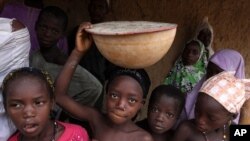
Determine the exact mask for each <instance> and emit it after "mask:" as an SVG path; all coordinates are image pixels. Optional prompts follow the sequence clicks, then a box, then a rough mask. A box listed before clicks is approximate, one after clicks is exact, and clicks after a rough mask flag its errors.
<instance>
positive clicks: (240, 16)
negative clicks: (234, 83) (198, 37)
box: [45, 0, 250, 115]
mask: <svg viewBox="0 0 250 141" xmlns="http://www.w3.org/2000/svg"><path fill="white" fill-rule="evenodd" d="M87 2H88V0H45V3H46V5H58V6H60V7H62V8H63V9H64V10H65V11H66V12H67V13H68V14H69V17H70V18H69V19H70V22H69V23H70V25H69V30H70V29H71V28H72V27H74V25H77V24H79V23H81V21H86V20H88V13H87ZM249 7H250V1H248V0H110V11H111V12H110V14H109V15H108V18H107V19H109V20H117V21H118V20H149V21H161V22H170V23H177V24H178V30H177V34H176V38H175V41H174V43H173V45H172V47H171V49H170V50H169V52H168V53H167V54H166V55H165V57H164V58H163V59H162V60H161V61H159V62H158V63H156V64H155V65H153V66H150V67H148V68H146V69H147V71H148V72H149V74H150V78H151V80H152V86H151V90H152V88H154V87H155V86H156V85H158V84H160V83H161V82H162V80H163V78H164V76H165V75H166V74H167V73H168V71H169V70H170V68H171V66H172V64H173V63H174V61H175V59H176V58H177V56H178V55H179V54H180V52H181V50H182V48H183V46H184V43H185V41H187V40H189V39H190V38H191V37H192V36H193V34H194V31H195V28H196V26H197V25H198V23H199V22H200V21H202V19H203V17H204V16H208V18H209V21H210V23H211V25H212V26H213V28H214V33H215V38H214V43H213V48H214V50H215V51H217V50H220V49H223V48H231V49H235V50H237V51H239V52H240V53H241V54H242V56H243V57H244V59H245V66H246V76H247V77H248V78H249V77H250V49H249V48H250V8H249ZM143 115H145V114H143Z"/></svg>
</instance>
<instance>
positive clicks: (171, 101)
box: [1, 17, 249, 141]
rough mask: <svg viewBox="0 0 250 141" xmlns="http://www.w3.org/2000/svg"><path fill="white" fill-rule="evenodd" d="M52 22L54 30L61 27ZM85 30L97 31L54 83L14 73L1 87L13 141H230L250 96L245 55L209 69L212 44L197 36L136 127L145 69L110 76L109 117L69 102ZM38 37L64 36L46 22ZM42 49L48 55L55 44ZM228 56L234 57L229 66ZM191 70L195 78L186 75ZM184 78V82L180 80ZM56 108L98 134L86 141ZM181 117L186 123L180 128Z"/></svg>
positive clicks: (220, 58)
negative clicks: (231, 129) (58, 116)
mask: <svg viewBox="0 0 250 141" xmlns="http://www.w3.org/2000/svg"><path fill="white" fill-rule="evenodd" d="M40 20H42V17H40ZM50 21H52V25H53V24H54V23H53V22H55V21H53V20H50ZM62 23H63V22H60V23H58V24H62ZM56 27H60V26H56ZM86 28H91V24H90V23H83V24H81V25H80V26H79V28H78V31H77V33H76V42H75V46H76V47H75V48H74V49H73V50H72V52H71V54H70V56H69V57H68V58H64V60H63V63H61V64H60V60H59V64H60V65H63V68H62V70H61V72H60V73H59V74H58V76H57V79H56V81H55V83H54V82H53V79H52V78H51V77H50V76H49V74H48V73H47V72H46V71H44V70H40V69H36V68H33V67H21V68H18V69H14V70H13V71H11V72H10V73H9V74H8V75H7V76H6V77H5V78H4V80H3V84H2V87H1V91H2V96H3V104H4V108H5V110H6V113H7V115H8V118H10V119H11V120H12V122H13V123H14V125H15V127H16V128H17V131H16V132H15V133H14V134H13V135H12V136H11V137H10V138H9V139H8V140H9V141H71V140H72V141H89V140H98V141H111V140H112V141H113V140H114V141H117V140H119V141H127V140H129V141H153V140H154V141H166V140H168V141H209V140H223V141H227V140H229V138H228V137H229V126H230V124H232V123H235V122H234V120H235V118H236V117H237V116H238V115H239V113H240V109H241V107H242V105H243V104H244V102H245V101H246V100H247V98H248V95H249V92H248V91H246V90H245V89H246V87H247V85H246V84H245V81H242V79H243V78H244V60H243V58H242V56H241V55H240V54H238V53H237V52H235V51H233V50H229V49H225V50H222V51H219V52H218V53H215V54H214V55H213V56H212V57H211V59H210V60H209V62H206V61H207V58H208V57H209V55H210V54H209V53H208V52H206V51H205V50H206V48H208V46H209V44H210V43H211V38H210V39H206V38H205V37H203V36H202V35H199V34H198V35H197V39H194V40H192V41H190V42H188V43H187V44H186V47H185V49H184V51H183V52H184V53H183V55H182V58H183V59H182V58H180V59H179V61H178V63H176V64H178V65H176V67H175V68H174V69H173V71H172V72H171V73H170V75H169V77H168V78H166V79H165V83H166V84H162V85H159V86H157V87H156V88H154V90H153V91H152V93H151V96H150V98H149V105H148V114H147V118H146V119H144V120H142V121H138V122H136V123H135V122H134V120H133V119H134V118H135V117H136V115H137V113H138V112H139V111H140V109H141V108H142V107H143V106H144V104H145V100H146V98H147V95H148V92H149V87H150V84H151V82H150V79H149V76H148V74H147V72H146V71H145V70H144V69H127V68H120V67H117V68H116V69H114V70H113V71H111V72H110V74H109V78H108V80H107V83H106V87H105V104H104V109H105V111H104V112H101V111H100V110H97V109H95V108H93V107H92V106H86V105H85V104H81V103H79V102H77V101H76V100H74V99H73V98H72V96H70V95H69V94H68V92H69V91H68V89H69V87H70V83H71V81H72V79H73V76H74V73H75V71H76V70H77V68H78V67H77V66H78V64H79V62H80V61H81V59H82V57H84V56H85V55H86V53H87V51H88V50H89V49H90V48H91V44H92V42H93V41H92V38H91V37H90V36H89V35H88V34H87V33H86V32H85V29H86ZM36 30H41V31H40V33H43V32H45V30H49V32H50V34H57V32H58V31H57V30H56V29H54V28H50V26H48V25H46V24H42V22H39V23H38V24H37V25H36ZM60 31H61V29H60ZM201 31H202V32H208V31H206V30H201ZM206 34H207V33H206ZM210 34H212V32H211V33H210ZM211 36H212V35H211ZM38 37H39V35H38ZM41 37H42V36H41ZM206 40H210V42H209V43H206ZM41 41H43V42H42V44H44V46H45V47H46V45H47V44H50V42H49V41H46V40H41ZM51 42H53V41H51ZM44 50H45V51H46V48H44ZM41 51H42V50H41ZM228 54H234V56H233V55H231V56H230V57H232V58H229V56H228ZM45 56H46V54H45ZM50 61H52V62H53V61H58V60H50ZM221 62H223V64H222V63H221ZM207 63H208V66H207ZM185 66H189V67H185ZM206 66H207V67H206ZM190 70H191V72H193V73H194V74H197V75H186V74H187V72H188V71H190ZM173 74H174V75H173ZM183 74H184V75H186V76H185V77H182V78H181V77H180V76H182V75H183ZM183 78H184V79H183ZM198 82H199V83H198ZM197 83H198V84H197ZM202 83H203V84H202ZM180 84H181V85H180ZM183 84H184V85H183ZM194 90H195V92H194ZM227 90H228V91H227ZM192 93H195V94H192ZM190 101H192V102H190ZM55 104H58V105H59V106H60V107H61V108H62V109H63V110H64V111H66V112H67V113H69V114H70V115H71V116H72V117H74V118H76V119H78V120H81V121H87V122H88V123H89V124H90V127H91V131H92V134H91V135H88V132H87V131H86V130H85V129H84V128H83V127H81V126H79V125H76V124H71V123H66V122H62V121H58V120H57V119H55V118H54V116H53V109H54V106H55ZM187 109H188V110H187ZM187 111H188V112H187ZM183 113H185V114H186V115H185V116H186V117H185V118H183V119H185V121H180V118H181V115H182V114H183ZM176 127H177V128H176ZM90 136H91V139H90Z"/></svg>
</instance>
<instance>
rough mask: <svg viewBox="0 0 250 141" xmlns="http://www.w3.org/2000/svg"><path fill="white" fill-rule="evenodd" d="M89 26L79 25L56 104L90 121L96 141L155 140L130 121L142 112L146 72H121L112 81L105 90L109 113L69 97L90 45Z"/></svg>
mask: <svg viewBox="0 0 250 141" xmlns="http://www.w3.org/2000/svg"><path fill="white" fill-rule="evenodd" d="M90 26H91V25H90V24H88V23H85V24H82V25H80V27H79V30H78V33H77V40H76V48H75V49H74V50H73V51H72V53H71V55H70V57H69V59H68V60H67V62H66V64H65V65H64V68H63V70H62V72H61V73H60V75H59V76H58V79H57V81H56V91H55V93H56V101H57V103H58V104H59V105H60V106H61V107H63V108H64V109H65V110H66V111H68V112H69V113H71V114H72V115H73V116H75V117H76V118H78V119H80V120H87V121H88V122H89V123H90V126H91V128H92V131H93V137H94V138H95V139H97V140H100V141H128V140H129V141H139V140H140V141H151V140H152V137H151V135H150V134H149V133H147V132H146V131H144V130H143V129H141V128H139V127H137V126H136V125H135V124H134V123H133V121H132V120H131V119H132V118H133V117H135V115H136V114H137V112H138V111H139V110H140V109H141V108H142V106H143V104H144V100H145V98H146V94H147V93H148V89H149V86H150V80H149V77H148V75H147V73H146V71H144V70H132V69H118V70H116V71H115V72H114V73H112V75H111V76H110V78H109V81H108V83H107V87H106V105H105V109H106V113H105V114H102V113H100V112H99V111H97V110H96V109H94V108H91V107H87V106H84V105H80V104H78V103H77V102H75V101H74V100H72V98H70V97H69V96H68V95H67V89H68V87H69V83H70V79H71V78H72V74H73V73H74V71H75V68H76V65H77V64H78V63H79V60H80V59H81V56H82V55H83V54H84V53H85V52H86V50H87V49H88V48H89V47H90V45H91V39H90V38H89V37H88V36H87V35H86V32H84V29H85V28H90Z"/></svg>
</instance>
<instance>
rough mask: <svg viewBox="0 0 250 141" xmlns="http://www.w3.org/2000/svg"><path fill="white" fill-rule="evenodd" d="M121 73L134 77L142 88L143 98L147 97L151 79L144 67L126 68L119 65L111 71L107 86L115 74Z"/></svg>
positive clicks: (119, 74)
mask: <svg viewBox="0 0 250 141" xmlns="http://www.w3.org/2000/svg"><path fill="white" fill-rule="evenodd" d="M121 75H127V76H130V77H132V78H133V79H135V80H136V81H137V82H138V83H139V84H140V86H141V88H142V90H143V98H146V97H147V94H148V90H149V87H150V84H151V81H150V78H149V76H148V74H147V72H146V71H145V70H144V69H126V68H120V67H119V68H118V69H115V70H114V71H113V73H111V75H110V77H109V80H108V83H107V87H108V86H109V84H110V83H111V82H112V81H113V80H114V79H115V78H116V77H117V76H121Z"/></svg>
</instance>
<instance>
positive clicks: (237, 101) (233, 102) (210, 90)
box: [200, 71, 250, 114]
mask: <svg viewBox="0 0 250 141" xmlns="http://www.w3.org/2000/svg"><path fill="white" fill-rule="evenodd" d="M247 82H249V80H242V79H237V78H235V76H234V73H232V72H226V71H224V72H221V73H219V74H217V75H215V76H213V77H211V78H209V79H208V80H207V81H205V82H204V83H203V85H202V87H201V89H200V92H203V93H205V94H207V95H209V96H211V97H213V98H214V99H215V100H216V101H218V102H219V103H220V104H221V105H222V106H223V107H225V108H226V109H227V111H229V112H230V113H236V114H238V113H240V109H241V107H242V105H243V104H244V102H245V101H246V100H247V99H248V98H249V94H250V93H249V83H247ZM246 84H247V85H246Z"/></svg>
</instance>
